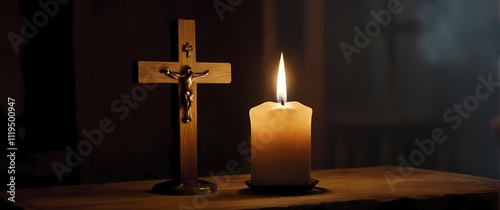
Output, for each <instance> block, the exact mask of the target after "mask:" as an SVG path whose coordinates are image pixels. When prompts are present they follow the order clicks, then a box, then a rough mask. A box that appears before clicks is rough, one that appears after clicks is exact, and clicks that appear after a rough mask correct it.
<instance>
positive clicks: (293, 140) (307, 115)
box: [250, 53, 312, 186]
mask: <svg viewBox="0 0 500 210" xmlns="http://www.w3.org/2000/svg"><path fill="white" fill-rule="evenodd" d="M285 80H286V79H285V67H284V61H283V53H282V54H281V59H280V67H279V73H278V87H277V97H278V101H279V102H278V103H276V102H264V103H262V104H260V105H258V106H256V107H253V108H252V109H250V124H251V146H252V162H251V170H252V171H251V182H252V184H254V185H261V186H271V185H307V184H308V183H309V182H310V178H311V176H310V172H311V121H312V109H311V108H310V107H307V106H304V105H302V104H301V103H299V102H286V84H285V83H286V81H285Z"/></svg>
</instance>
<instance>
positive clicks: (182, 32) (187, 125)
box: [138, 20, 231, 195]
mask: <svg viewBox="0 0 500 210" xmlns="http://www.w3.org/2000/svg"><path fill="white" fill-rule="evenodd" d="M176 24H177V33H178V40H177V55H179V62H159V61H139V62H138V81H139V83H177V84H178V87H179V88H178V89H179V93H178V95H179V100H178V101H179V103H178V106H179V127H180V133H179V141H180V161H181V162H180V176H179V180H175V179H174V180H171V181H167V182H164V183H160V184H157V185H155V186H154V187H153V191H156V192H158V193H162V194H181V195H189V194H206V193H213V192H215V191H217V186H216V185H214V184H212V183H208V182H203V181H201V180H198V165H197V164H198V156H197V152H198V151H197V147H198V146H197V143H198V141H197V134H198V133H197V121H198V118H197V115H196V106H197V102H196V89H197V87H196V85H197V84H202V83H230V82H231V64H230V63H201V62H196V39H195V22H194V20H178V21H177V23H176Z"/></svg>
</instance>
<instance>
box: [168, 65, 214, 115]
mask: <svg viewBox="0 0 500 210" xmlns="http://www.w3.org/2000/svg"><path fill="white" fill-rule="evenodd" d="M162 73H163V74H165V75H167V76H169V77H172V78H174V79H177V80H182V83H181V84H183V85H182V90H181V91H182V93H183V96H184V97H183V98H182V103H183V106H184V118H183V119H182V121H183V122H184V123H189V122H191V120H192V119H193V118H192V117H191V104H192V103H193V101H194V92H193V90H192V89H191V86H192V85H193V81H194V80H195V79H198V78H203V77H206V76H207V75H209V74H210V70H206V71H204V72H203V73H193V70H192V69H191V68H188V69H187V71H186V73H184V74H179V73H176V72H172V71H170V70H169V69H167V70H166V71H162Z"/></svg>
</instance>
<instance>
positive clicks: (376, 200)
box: [2, 166, 500, 210]
mask: <svg viewBox="0 0 500 210" xmlns="http://www.w3.org/2000/svg"><path fill="white" fill-rule="evenodd" d="M387 172H390V173H393V174H396V175H397V174H398V168H397V167H392V166H380V167H368V168H352V169H334V170H320V171H312V177H313V178H315V179H318V180H319V181H320V182H319V184H318V185H317V188H315V189H313V190H312V191H310V192H309V193H307V194H305V195H298V196H278V195H259V194H255V193H253V192H251V191H250V190H249V189H248V188H247V186H246V185H245V184H244V181H245V180H247V179H249V178H250V175H249V174H243V175H232V176H214V177H205V178H202V179H203V180H206V181H211V182H214V183H217V185H218V186H219V191H218V192H217V193H216V194H212V195H197V196H167V195H158V194H153V193H150V192H148V190H149V189H150V188H151V186H152V185H153V184H156V183H158V182H161V181H160V180H151V181H138V182H123V183H110V184H103V185H85V186H67V187H45V188H31V189H18V191H17V193H16V203H15V204H16V205H17V206H19V207H22V208H24V209H56V210H57V209H61V210H62V209H64V210H66V209H108V210H112V209H151V210H153V209H189V208H188V207H191V208H193V209H218V210H220V209H260V208H279V207H297V208H296V209H301V208H299V207H304V206H318V205H319V206H329V205H333V206H335V205H337V206H340V205H347V206H351V207H352V206H353V205H354V204H355V203H353V202H358V201H359V202H363V201H366V203H368V204H369V205H376V204H380V203H387V202H391V201H395V200H401V199H403V200H404V199H416V200H418V201H420V200H430V201H436V200H440V199H446V196H453V195H458V196H459V197H460V196H461V197H469V196H470V197H481V198H485V199H488V198H491V200H493V201H492V203H493V205H494V206H492V207H493V209H498V203H497V204H494V202H495V201H494V200H495V198H496V199H498V197H497V196H498V193H499V191H500V181H499V180H494V179H488V178H482V177H475V176H470V175H463V174H455V173H447V172H440V171H430V170H422V169H416V170H415V172H414V173H413V174H412V175H411V176H408V177H406V178H402V179H401V180H399V182H398V183H396V184H395V185H394V187H395V190H394V191H391V190H390V188H389V186H388V184H387V182H386V177H385V176H384V174H386V173H387ZM2 196H3V198H4V199H6V198H5V196H6V195H5V193H2ZM451 200H452V201H450V202H456V199H455V200H454V199H451ZM368 204H363V205H368ZM432 205H434V204H432ZM365 207H366V206H365ZM495 207H496V208H495ZM351 209H352V208H351ZM365 209H369V208H368V207H366V208H365Z"/></svg>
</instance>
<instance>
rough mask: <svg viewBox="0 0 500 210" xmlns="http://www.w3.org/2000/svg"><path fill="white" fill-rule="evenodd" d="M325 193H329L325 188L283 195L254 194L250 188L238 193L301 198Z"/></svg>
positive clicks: (270, 193)
mask: <svg viewBox="0 0 500 210" xmlns="http://www.w3.org/2000/svg"><path fill="white" fill-rule="evenodd" d="M326 192H329V190H327V189H325V188H321V187H314V188H312V189H311V190H309V191H307V192H305V193H283V192H281V193H273V192H269V193H256V192H254V191H252V190H251V189H250V188H245V189H241V190H240V191H239V192H238V193H239V194H240V195H255V196H260V195H276V196H283V195H288V196H303V195H317V194H322V193H326Z"/></svg>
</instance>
